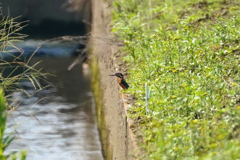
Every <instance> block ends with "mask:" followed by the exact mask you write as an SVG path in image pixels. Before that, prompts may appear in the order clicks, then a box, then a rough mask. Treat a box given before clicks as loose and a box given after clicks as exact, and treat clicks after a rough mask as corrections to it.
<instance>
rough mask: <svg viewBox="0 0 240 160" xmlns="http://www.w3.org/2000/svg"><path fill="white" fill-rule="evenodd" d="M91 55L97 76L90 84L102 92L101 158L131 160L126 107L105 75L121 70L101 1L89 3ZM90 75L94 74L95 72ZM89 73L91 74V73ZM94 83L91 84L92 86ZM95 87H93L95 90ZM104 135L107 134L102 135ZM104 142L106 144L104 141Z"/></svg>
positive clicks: (108, 15)
mask: <svg viewBox="0 0 240 160" xmlns="http://www.w3.org/2000/svg"><path fill="white" fill-rule="evenodd" d="M92 1H93V2H92V7H93V8H92V10H93V23H92V32H91V33H92V39H91V42H92V45H93V46H92V52H93V55H92V57H94V59H96V60H95V61H94V63H97V67H98V70H99V71H98V74H100V76H99V77H98V76H95V75H94V76H95V77H94V79H93V81H94V82H95V83H99V84H98V85H97V86H98V87H99V89H98V92H101V93H102V95H101V96H102V102H101V103H100V104H99V106H98V116H99V118H100V116H102V115H104V116H103V117H104V120H103V119H100V120H99V121H100V122H102V123H103V124H104V126H102V125H101V124H100V127H101V128H100V132H102V133H101V136H102V140H103V145H104V146H103V147H104V156H105V158H106V159H109V160H110V159H111V160H133V159H137V158H136V157H135V158H134V156H133V155H136V141H135V139H134V137H133V134H132V131H131V129H130V123H129V120H128V119H127V115H126V105H125V103H124V100H123V98H122V95H121V93H120V90H121V89H120V87H119V85H118V83H117V79H116V78H115V80H114V78H112V77H110V76H108V75H109V74H110V73H114V72H117V71H122V69H121V67H120V66H119V65H118V64H119V63H121V62H120V61H119V60H118V58H117V55H118V56H119V54H121V52H119V46H118V44H117V43H115V42H114V41H113V40H112V38H111V37H112V36H111V33H110V27H109V26H110V21H111V10H110V8H109V6H110V5H109V4H108V3H107V2H105V1H103V0H92ZM93 70H94V74H96V72H95V70H96V69H93ZM93 70H92V71H93ZM95 83H94V84H95ZM95 88H96V87H95ZM106 132H107V133H106ZM106 141H107V142H106Z"/></svg>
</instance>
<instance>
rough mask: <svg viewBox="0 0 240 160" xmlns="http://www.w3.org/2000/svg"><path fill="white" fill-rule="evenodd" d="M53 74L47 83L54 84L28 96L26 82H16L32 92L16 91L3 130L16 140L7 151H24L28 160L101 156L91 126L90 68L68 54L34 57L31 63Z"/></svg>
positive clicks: (96, 159)
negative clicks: (11, 133) (72, 65)
mask: <svg viewBox="0 0 240 160" xmlns="http://www.w3.org/2000/svg"><path fill="white" fill-rule="evenodd" d="M40 60H41V61H42V62H41V63H40V64H39V65H38V68H43V69H42V72H48V73H52V74H54V75H55V76H48V77H47V80H48V82H49V83H50V84H51V85H52V86H54V87H48V88H45V89H42V90H41V91H39V92H38V93H35V94H33V93H34V92H35V91H36V90H34V87H33V85H32V84H31V82H28V81H23V82H21V85H22V86H23V87H24V88H26V90H27V92H28V93H30V94H33V96H32V97H30V98H29V97H27V96H26V94H24V93H23V92H15V93H14V94H13V99H16V101H15V104H19V105H18V106H17V107H16V111H12V112H11V113H10V115H9V117H8V127H7V128H8V129H7V133H10V132H13V133H14V135H15V136H16V139H15V140H14V141H13V143H12V144H11V146H10V147H9V148H8V149H7V152H11V151H19V149H26V150H28V158H27V159H28V160H102V159H103V157H102V153H101V144H100V141H99V134H98V130H97V124H96V115H95V103H94V98H93V94H92V92H91V87H90V75H89V70H88V69H86V68H85V67H83V66H82V65H81V64H77V65H76V66H74V67H73V68H72V69H71V70H68V67H69V65H70V64H71V63H72V62H73V61H74V60H75V58H70V57H34V58H33V59H32V60H31V64H35V63H36V62H38V61H40Z"/></svg>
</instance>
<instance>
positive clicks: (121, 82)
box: [109, 73, 129, 89]
mask: <svg viewBox="0 0 240 160" xmlns="http://www.w3.org/2000/svg"><path fill="white" fill-rule="evenodd" d="M109 76H116V77H118V84H119V85H120V86H121V87H122V88H123V89H128V88H129V85H128V84H127V82H126V81H125V79H124V78H123V74H122V73H113V74H109Z"/></svg>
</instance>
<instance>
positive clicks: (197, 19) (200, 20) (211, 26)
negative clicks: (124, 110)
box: [112, 0, 240, 159]
mask: <svg viewBox="0 0 240 160" xmlns="http://www.w3.org/2000/svg"><path fill="white" fill-rule="evenodd" d="M238 4H239V2H238V1H237V0H233V1H229V2H228V1H220V0H214V1H213V0H208V1H201V0H198V1H194V2H193V1H191V0H187V1H184V2H183V1H177V0H169V1H157V0H151V1H140V0H131V1H126V0H115V1H114V9H113V10H114V11H113V20H112V28H113V29H112V32H113V33H114V34H116V35H117V36H118V37H119V36H120V37H121V38H120V40H123V41H124V42H125V47H124V48H123V49H122V52H123V54H124V57H123V59H124V60H126V62H127V65H128V68H131V69H129V73H130V76H129V79H128V81H129V82H130V83H131V86H132V89H131V88H130V89H129V90H128V91H127V92H129V93H131V94H133V95H135V96H136V97H137V98H138V100H137V101H136V103H135V105H134V106H133V107H132V108H131V109H130V113H131V115H130V116H131V117H133V118H134V117H141V119H142V121H144V123H142V124H140V125H141V130H142V132H143V133H144V141H145V144H143V147H145V148H146V149H147V153H146V154H145V158H146V157H147V158H148V159H237V158H240V155H239V154H238V153H239V152H240V147H239V144H240V137H239V134H238V133H239V131H240V127H239V126H240V119H239V115H240V110H239V101H240V98H239V93H240V84H239V78H240V74H239V69H240V66H239V63H240V57H239V53H240V52H239V50H240V48H239V47H240V46H239V41H240V37H239V36H240V34H239V30H240V26H239V24H240V16H239V9H240V7H239V5H238ZM145 83H146V84H147V86H149V87H151V98H150V99H148V106H149V114H148V116H145V110H146V109H145V87H144V84H145Z"/></svg>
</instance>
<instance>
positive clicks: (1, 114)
mask: <svg viewBox="0 0 240 160" xmlns="http://www.w3.org/2000/svg"><path fill="white" fill-rule="evenodd" d="M0 10H1V7H0ZM0 18H1V19H0V53H3V54H9V56H11V51H9V50H7V48H8V47H12V48H15V49H16V50H19V49H18V48H17V47H16V46H15V45H14V42H17V41H21V40H23V39H24V38H25V37H26V35H22V34H20V33H19V31H21V29H22V28H23V27H24V23H25V22H22V23H21V22H16V18H9V17H7V16H3V15H2V13H1V11H0ZM19 51H20V50H19ZM33 54H34V53H33ZM12 56H13V55H12ZM31 58H32V57H30V58H29V59H27V60H25V61H23V60H20V59H21V57H13V59H14V60H13V61H11V62H7V61H5V60H4V59H3V58H2V55H0V70H1V72H0V160H5V159H9V160H10V159H11V160H16V159H20V160H24V159H26V156H27V152H26V151H21V150H20V149H19V150H20V152H18V153H17V152H13V153H9V154H8V155H7V154H6V153H5V151H6V148H7V147H8V146H9V145H10V144H11V142H12V141H13V140H14V136H13V135H12V134H10V135H6V134H5V133H4V131H5V129H6V122H7V114H8V112H10V111H9V110H11V111H12V110H14V107H15V106H11V104H10V105H9V104H7V102H6V95H4V93H9V94H10V93H12V92H14V91H16V90H20V91H22V92H25V93H26V94H27V95H28V96H31V95H30V94H29V93H27V92H26V91H25V90H24V89H22V88H21V86H19V82H20V81H22V80H25V81H27V80H28V81H30V82H32V84H33V86H34V87H35V89H36V90H41V89H42V86H41V85H40V83H39V79H43V80H44V77H45V76H46V75H47V74H46V73H41V69H40V70H37V69H35V67H36V65H37V64H38V63H36V64H34V65H32V66H30V65H29V61H30V59H31ZM6 70H8V71H6ZM19 71H20V72H19ZM6 73H8V74H6ZM7 110H8V111H7Z"/></svg>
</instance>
